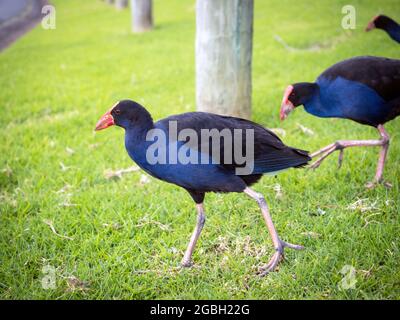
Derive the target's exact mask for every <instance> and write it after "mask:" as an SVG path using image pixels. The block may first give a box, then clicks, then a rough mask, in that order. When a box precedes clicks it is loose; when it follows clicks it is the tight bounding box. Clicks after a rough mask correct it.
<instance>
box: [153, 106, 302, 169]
mask: <svg viewBox="0 0 400 320" xmlns="http://www.w3.org/2000/svg"><path fill="white" fill-rule="evenodd" d="M169 121H176V122H177V129H178V132H180V131H181V130H183V129H193V130H194V131H195V132H196V134H197V135H198V137H199V141H198V150H201V143H205V141H201V139H200V137H201V130H202V129H206V130H207V129H208V130H211V129H217V130H218V131H219V132H221V131H222V130H223V129H228V130H229V131H230V132H231V136H232V137H233V136H234V130H235V129H236V130H237V129H239V130H242V131H241V135H240V137H241V145H242V150H241V153H240V150H239V154H240V155H242V156H246V155H247V149H246V133H245V132H246V131H245V130H249V129H250V130H253V131H252V133H253V137H254V140H253V141H254V149H253V151H254V172H253V173H266V172H273V171H279V170H282V169H286V168H289V167H295V166H301V165H305V164H306V163H307V161H308V159H309V158H308V153H307V152H306V151H303V150H298V149H294V148H290V147H288V146H286V145H285V144H284V143H283V142H282V141H281V140H280V139H279V137H278V136H277V135H276V134H275V133H273V132H272V131H270V130H268V129H266V128H264V127H262V126H261V125H259V124H257V123H254V122H252V121H249V120H245V119H241V118H235V117H229V116H221V115H216V114H212V113H206V112H189V113H184V114H180V115H176V116H171V117H168V118H165V119H163V120H160V121H159V122H158V123H157V125H161V126H163V127H165V128H168V127H169V125H168V122H169ZM210 142H211V141H210V140H209V141H208V143H209V145H210V146H211V143H210ZM235 145H236V146H237V141H234V145H233V146H226V147H225V146H224V140H223V139H222V140H221V143H220V146H219V148H220V149H219V154H220V159H219V161H220V165H221V166H222V167H223V168H225V169H227V170H234V169H236V168H238V167H243V166H244V164H239V163H238V161H236V158H235V154H234V153H235V150H234V148H235V147H236V146H235ZM208 149H209V150H208V151H209V155H210V156H212V150H211V147H210V148H208ZM236 151H237V150H236ZM226 152H229V153H231V154H230V157H228V158H229V159H232V162H227V161H226V159H225V153H226ZM247 156H248V155H247Z"/></svg>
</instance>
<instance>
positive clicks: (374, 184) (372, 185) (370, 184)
mask: <svg viewBox="0 0 400 320" xmlns="http://www.w3.org/2000/svg"><path fill="white" fill-rule="evenodd" d="M380 185H382V186H384V187H385V188H387V189H390V188H392V187H393V184H392V183H390V182H389V181H376V180H374V181H368V182H367V183H366V184H365V188H367V189H370V190H372V189H375V188H376V187H378V186H380Z"/></svg>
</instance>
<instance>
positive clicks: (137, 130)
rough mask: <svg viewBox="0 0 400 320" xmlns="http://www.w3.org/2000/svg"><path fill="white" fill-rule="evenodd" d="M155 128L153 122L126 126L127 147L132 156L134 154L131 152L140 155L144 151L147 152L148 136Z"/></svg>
mask: <svg viewBox="0 0 400 320" xmlns="http://www.w3.org/2000/svg"><path fill="white" fill-rule="evenodd" d="M153 128H154V123H153V122H149V123H146V124H142V125H141V126H130V127H127V128H125V147H126V149H127V151H128V153H129V155H130V156H132V154H131V153H133V154H136V155H139V154H140V153H141V152H142V151H143V152H146V145H147V144H148V141H146V136H147V133H148V132H149V131H150V130H151V129H153Z"/></svg>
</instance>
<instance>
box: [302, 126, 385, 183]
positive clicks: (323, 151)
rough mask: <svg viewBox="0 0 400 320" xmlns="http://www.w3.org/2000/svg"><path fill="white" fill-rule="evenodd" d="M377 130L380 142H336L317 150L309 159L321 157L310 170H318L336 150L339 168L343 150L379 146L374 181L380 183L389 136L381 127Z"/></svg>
mask: <svg viewBox="0 0 400 320" xmlns="http://www.w3.org/2000/svg"><path fill="white" fill-rule="evenodd" d="M378 130H379V133H380V135H381V139H380V140H339V141H336V142H335V143H332V144H330V145H328V146H327V147H325V148H322V149H321V150H318V151H316V152H314V153H312V154H311V155H310V156H311V158H314V157H316V156H319V155H321V154H322V156H321V157H319V158H318V159H317V160H316V161H315V162H314V163H312V164H311V165H310V168H311V169H316V168H318V167H319V166H320V164H321V163H322V161H323V160H325V159H326V158H327V157H328V156H329V155H330V154H331V153H333V152H335V151H336V150H340V154H339V166H340V165H341V164H342V161H343V150H344V149H345V148H350V147H376V146H381V147H382V150H381V156H380V158H379V163H378V169H377V173H376V176H375V181H378V180H379V181H380V180H381V178H382V171H383V165H384V162H385V158H386V154H387V149H388V146H389V136H388V135H387V133H386V131H385V129H384V128H383V126H382V125H379V126H378Z"/></svg>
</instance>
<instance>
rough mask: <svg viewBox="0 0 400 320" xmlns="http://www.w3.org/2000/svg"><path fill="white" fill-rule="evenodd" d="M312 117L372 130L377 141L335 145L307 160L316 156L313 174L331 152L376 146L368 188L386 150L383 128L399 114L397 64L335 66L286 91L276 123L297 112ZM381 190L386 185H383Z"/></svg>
mask: <svg viewBox="0 0 400 320" xmlns="http://www.w3.org/2000/svg"><path fill="white" fill-rule="evenodd" d="M300 105H303V106H304V109H305V110H306V111H307V112H308V113H310V114H312V115H314V116H317V117H322V118H343V119H349V120H353V121H355V122H358V123H360V124H364V125H369V126H372V127H375V128H377V129H378V131H379V134H380V139H379V140H341V141H336V142H335V143H333V144H331V145H328V146H327V147H325V148H322V149H321V150H319V151H317V152H315V153H313V154H311V157H315V156H318V155H322V156H321V157H320V158H319V159H318V160H317V161H315V162H314V163H313V164H312V165H311V167H312V168H316V167H318V166H319V165H320V163H321V162H322V161H323V160H324V159H325V158H326V157H328V156H329V155H330V154H331V153H333V152H334V151H335V150H340V155H339V164H341V161H342V159H343V149H345V148H348V147H356V146H380V147H381V151H380V156H379V161H378V166H377V170H376V174H375V178H374V181H372V182H370V183H368V184H367V186H368V187H373V186H375V185H376V184H377V183H379V182H382V173H383V168H384V164H385V160H386V155H387V151H388V147H389V135H388V134H387V132H386V131H385V128H384V124H385V123H386V122H388V121H390V120H393V119H394V118H396V117H397V116H398V115H399V114H400V60H396V59H389V58H382V57H371V56H361V57H354V58H351V59H348V60H344V61H342V62H339V63H337V64H335V65H333V66H332V67H330V68H328V69H327V70H325V71H324V72H323V73H322V74H321V75H320V76H319V77H318V78H317V80H316V81H315V82H313V83H310V82H301V83H296V84H293V85H290V86H288V87H287V88H286V91H285V93H284V96H283V100H282V105H281V110H280V118H281V120H284V119H285V118H286V117H287V115H288V114H289V113H290V112H291V111H292V110H293V109H294V108H295V107H297V106H300ZM386 185H389V184H388V183H387V184H386Z"/></svg>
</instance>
